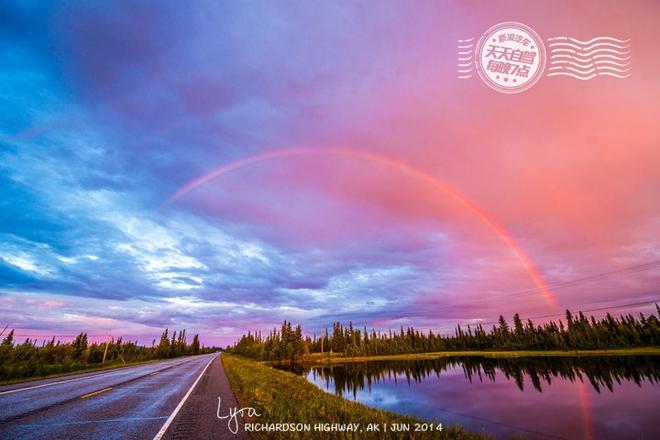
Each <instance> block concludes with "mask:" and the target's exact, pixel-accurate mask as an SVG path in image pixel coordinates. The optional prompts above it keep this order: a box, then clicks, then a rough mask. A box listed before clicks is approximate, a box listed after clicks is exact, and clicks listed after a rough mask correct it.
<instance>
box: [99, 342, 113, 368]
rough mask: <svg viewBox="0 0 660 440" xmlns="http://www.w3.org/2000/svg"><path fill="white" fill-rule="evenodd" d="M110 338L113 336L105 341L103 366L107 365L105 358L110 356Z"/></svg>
mask: <svg viewBox="0 0 660 440" xmlns="http://www.w3.org/2000/svg"><path fill="white" fill-rule="evenodd" d="M110 338H112V335H108V339H106V341H105V350H104V351H103V360H102V361H101V363H102V364H105V357H106V356H107V355H108V344H109V343H110Z"/></svg>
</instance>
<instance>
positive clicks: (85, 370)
mask: <svg viewBox="0 0 660 440" xmlns="http://www.w3.org/2000/svg"><path fill="white" fill-rule="evenodd" d="M171 359H175V358H171ZM166 360H168V359H150V360H147V361H132V362H126V363H124V364H121V363H119V362H113V363H108V364H105V365H99V366H97V367H91V368H83V369H81V370H71V371H65V372H62V373H55V374H47V375H43V376H30V377H23V378H19V379H10V380H5V381H0V385H13V384H17V383H24V382H33V381H35V380H44V379H53V378H57V377H63V376H75V375H78V374H84V373H94V372H96V371H105V370H114V369H118V368H124V367H132V366H134V365H142V364H151V363H154V362H160V361H166Z"/></svg>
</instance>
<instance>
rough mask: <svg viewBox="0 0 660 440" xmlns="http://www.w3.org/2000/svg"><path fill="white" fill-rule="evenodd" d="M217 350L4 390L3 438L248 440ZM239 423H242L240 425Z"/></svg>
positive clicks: (0, 410) (0, 397) (0, 396)
mask: <svg viewBox="0 0 660 440" xmlns="http://www.w3.org/2000/svg"><path fill="white" fill-rule="evenodd" d="M218 397H220V398H221V399H222V409H221V413H222V414H224V413H226V412H228V409H229V408H233V407H236V406H237V405H236V401H235V399H234V396H233V394H232V392H231V388H230V387H229V383H228V381H227V377H226V375H225V372H224V368H223V366H222V362H221V361H220V356H219V355H218V354H217V353H214V354H210V355H200V356H191V357H186V358H180V359H174V360H168V361H163V362H157V363H150V364H145V365H138V366H132V367H125V368H118V369H113V370H108V371H103V372H95V373H86V374H79V375H72V376H65V377H58V378H55V379H47V380H40V381H34V382H27V383H23V384H16V385H8V386H3V387H0V439H149V440H151V439H154V438H158V439H161V438H162V439H178V438H181V439H188V438H191V439H206V438H208V439H210V438H213V439H218V438H230V439H244V438H248V437H247V436H246V435H245V434H244V433H243V429H242V428H243V427H242V423H241V424H240V429H239V432H238V434H237V435H234V434H232V433H231V432H230V431H229V429H228V424H227V421H226V420H220V419H218V418H217V417H216V411H217V408H218ZM239 422H240V421H239Z"/></svg>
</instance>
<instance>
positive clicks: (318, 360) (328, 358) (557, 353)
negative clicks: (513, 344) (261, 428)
mask: <svg viewBox="0 0 660 440" xmlns="http://www.w3.org/2000/svg"><path fill="white" fill-rule="evenodd" d="M642 355H646V356H649V355H650V356H660V348H659V347H642V348H622V349H616V350H547V351H531V350H527V351H441V352H434V353H413V354H399V355H385V356H355V357H347V356H342V355H339V354H337V355H330V354H329V353H324V354H321V353H313V354H309V355H305V356H304V357H303V359H302V361H303V362H304V363H312V364H340V363H350V362H368V361H397V360H403V361H409V360H410V361H411V360H428V359H438V358H445V357H455V356H479V357H489V358H522V357H570V356H642Z"/></svg>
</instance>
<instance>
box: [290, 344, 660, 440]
mask: <svg viewBox="0 0 660 440" xmlns="http://www.w3.org/2000/svg"><path fill="white" fill-rule="evenodd" d="M283 368H286V369H289V370H292V369H293V370H294V372H296V373H297V374H302V375H303V376H305V377H306V378H307V379H308V380H309V381H310V382H312V383H314V384H315V385H317V386H318V387H320V388H322V389H324V390H325V391H328V392H334V393H335V394H338V395H341V396H344V397H347V398H349V399H353V400H357V401H360V402H362V403H365V404H367V405H370V406H374V407H379V408H383V409H387V410H390V411H394V412H399V413H402V414H412V415H416V416H419V417H421V418H425V419H429V420H437V421H441V422H443V423H446V424H460V425H463V426H465V427H466V428H467V429H469V430H472V431H482V432H486V433H489V434H492V435H495V436H496V437H499V438H510V437H511V436H514V435H516V436H524V437H526V438H571V439H580V438H584V439H594V438H598V439H602V438H612V439H625V438H660V428H658V427H657V426H656V425H657V424H656V423H655V421H656V419H657V414H656V413H657V408H658V407H660V393H658V391H660V386H659V385H658V384H659V383H660V357H658V356H617V357H615V356H612V357H595V356H594V357H547V358H540V357H539V358H500V359H497V358H483V357H451V358H440V359H434V360H418V361H378V362H358V363H349V364H339V365H333V366H311V367H310V366H301V365H297V366H293V367H291V366H288V367H283Z"/></svg>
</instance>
